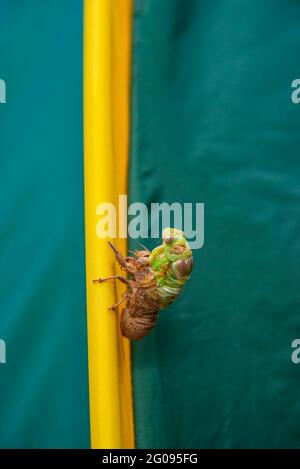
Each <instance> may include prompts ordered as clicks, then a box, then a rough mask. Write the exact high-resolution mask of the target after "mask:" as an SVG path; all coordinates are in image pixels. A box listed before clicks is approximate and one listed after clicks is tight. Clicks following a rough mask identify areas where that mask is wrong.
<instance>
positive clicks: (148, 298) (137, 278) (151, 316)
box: [94, 243, 160, 340]
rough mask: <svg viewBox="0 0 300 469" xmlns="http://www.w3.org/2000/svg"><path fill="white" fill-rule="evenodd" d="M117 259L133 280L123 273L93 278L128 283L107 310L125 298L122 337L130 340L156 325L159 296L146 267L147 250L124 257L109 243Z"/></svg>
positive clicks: (151, 274)
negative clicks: (119, 296)
mask: <svg viewBox="0 0 300 469" xmlns="http://www.w3.org/2000/svg"><path fill="white" fill-rule="evenodd" d="M109 245H110V247H111V248H112V249H113V251H114V253H115V256H116V259H117V261H118V263H119V264H120V266H121V268H122V269H123V270H126V271H127V272H128V273H129V274H130V275H131V276H132V279H131V280H128V279H127V278H125V277H123V276H122V275H113V276H111V277H107V278H99V279H97V280H94V282H95V283H102V282H106V281H107V280H113V279H117V280H119V281H121V282H123V283H125V284H126V285H127V286H128V291H127V292H126V293H124V294H123V296H122V298H121V300H120V301H119V302H118V303H117V304H115V305H114V306H112V307H111V308H110V309H113V310H116V309H117V308H118V306H119V305H120V304H121V303H123V302H124V301H127V305H126V307H125V308H123V310H122V314H121V331H122V334H123V336H125V337H127V338H128V339H131V340H137V339H142V338H143V337H145V336H146V335H148V334H149V332H150V331H151V330H152V329H153V327H154V326H155V324H156V322H157V319H158V313H159V308H160V306H159V304H160V298H159V293H158V291H157V285H156V280H155V277H154V273H153V271H152V270H151V269H150V267H149V262H148V258H149V256H150V254H151V252H150V251H148V250H147V249H145V250H141V251H136V252H135V253H134V254H135V257H125V258H124V257H123V256H122V254H121V253H120V252H119V251H118V250H117V249H116V248H115V247H114V246H113V245H112V244H111V243H109Z"/></svg>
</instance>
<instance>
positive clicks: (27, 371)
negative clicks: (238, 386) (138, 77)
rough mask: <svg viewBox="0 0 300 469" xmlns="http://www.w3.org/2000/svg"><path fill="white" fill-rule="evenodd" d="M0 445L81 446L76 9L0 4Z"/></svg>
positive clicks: (31, 1) (72, 1)
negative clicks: (1, 97) (2, 92)
mask: <svg viewBox="0 0 300 469" xmlns="http://www.w3.org/2000/svg"><path fill="white" fill-rule="evenodd" d="M0 78H1V79H4V80H5V81H6V85H7V103H6V104H1V105H0V135H1V137H0V155H1V156H0V166H1V171H0V198H1V205H0V240H1V257H0V259H1V261H0V262H1V270H0V276H1V279H0V282H1V295H0V311H1V314H0V338H1V339H4V340H5V341H6V346H7V363H6V364H5V365H3V364H2V365H0V389H1V399H0V422H1V424H0V447H2V448H12V447H21V448H60V447H67V448H73V447H74V448H75V447H89V445H90V437H89V409H88V373H87V343H86V342H87V341H86V309H85V267H84V221H83V156H82V155H83V153H82V2H81V1H80V0H64V1H60V0H50V1H47V2H41V1H40V0H28V1H26V2H24V1H19V0H13V1H12V0H1V2H0Z"/></svg>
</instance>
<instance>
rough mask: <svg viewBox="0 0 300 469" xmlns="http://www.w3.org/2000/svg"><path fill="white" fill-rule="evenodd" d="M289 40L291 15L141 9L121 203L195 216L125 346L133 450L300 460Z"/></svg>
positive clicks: (220, 8)
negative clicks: (184, 265)
mask: <svg viewBox="0 0 300 469" xmlns="http://www.w3.org/2000/svg"><path fill="white" fill-rule="evenodd" d="M299 31H300V4H299V2H298V1H296V0H294V1H293V0H290V1H288V2H284V1H282V0H264V1H263V2H260V1H258V0H257V1H246V0H244V1H241V0H202V1H199V0H184V1H182V0H135V13H134V46H133V47H134V55H133V94H132V142H131V147H132V150H131V169H130V197H131V201H143V202H145V203H147V204H149V203H150V202H162V201H166V202H172V201H180V202H191V201H193V202H204V203H205V246H204V247H203V248H202V249H201V250H198V251H195V253H194V255H195V269H194V274H193V277H192V279H191V281H190V283H189V284H188V285H187V287H186V289H185V291H184V294H183V295H182V297H181V298H180V299H178V301H177V303H176V304H174V305H173V306H172V307H170V309H169V310H167V311H164V312H163V313H162V314H161V318H160V321H159V324H158V326H157V327H156V329H155V331H153V333H152V334H151V335H150V336H149V337H148V338H146V339H144V340H143V341H141V342H139V343H137V344H135V345H134V354H133V365H134V393H135V401H134V402H135V418H136V440H137V445H138V447H157V448H161V447H171V448H172V447H173V448H180V447H183V448H188V447H201V448H249V447H256V448H261V447H268V448H270V447H300V426H299V415H300V400H299V386H300V365H298V366H297V365H294V364H292V362H291V358H290V356H291V351H292V349H291V341H292V339H294V338H297V337H299V336H300V314H299V312H300V308H299V306H300V288H299V280H300V278H299V277H300V276H299V273H300V267H299V255H300V239H299V230H300V218H299V203H300V184H299V181H300V162H299V146H300V105H299V106H297V105H295V104H292V102H291V98H290V96H291V81H292V80H293V79H294V78H299V75H300V62H299V57H300V34H299ZM143 242H144V244H146V243H148V242H146V241H143ZM154 244H155V243H153V242H151V244H150V245H151V246H153V245H154ZM135 246H136V243H134V242H132V243H131V248H133V247H135Z"/></svg>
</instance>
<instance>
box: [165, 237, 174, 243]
mask: <svg viewBox="0 0 300 469" xmlns="http://www.w3.org/2000/svg"><path fill="white" fill-rule="evenodd" d="M172 241H174V238H173V236H167V237H166V238H165V239H164V242H165V243H166V244H170V243H172Z"/></svg>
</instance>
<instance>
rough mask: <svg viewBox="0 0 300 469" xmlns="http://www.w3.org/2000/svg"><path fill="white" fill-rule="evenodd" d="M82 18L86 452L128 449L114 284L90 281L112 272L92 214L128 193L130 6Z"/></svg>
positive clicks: (125, 363) (104, 6) (124, 346)
mask: <svg viewBox="0 0 300 469" xmlns="http://www.w3.org/2000/svg"><path fill="white" fill-rule="evenodd" d="M84 16H85V19H84V134H85V138H84V142H85V143H84V146H85V148H84V155H85V156H84V169H85V171H84V172H85V176H84V178H85V226H86V282H87V319H88V354H89V387H90V421H91V446H92V448H132V447H133V445H134V438H133V416H132V400H131V377H130V348H129V343H128V341H126V340H125V339H123V338H122V337H121V335H120V332H119V318H118V317H117V314H114V313H113V312H111V311H108V308H109V307H110V306H111V305H112V304H114V303H115V302H116V294H115V285H114V283H113V282H107V283H103V284H101V285H94V284H93V283H92V279H94V278H97V277H99V276H102V277H106V276H109V275H114V274H115V272H116V265H115V261H114V257H113V255H112V252H111V251H110V249H109V247H108V245H107V242H106V240H103V239H99V238H97V236H96V225H97V222H98V221H99V220H98V218H97V215H96V208H97V205H98V204H99V203H101V202H113V203H116V202H117V196H118V194H119V193H120V192H123V191H124V192H123V193H126V181H127V160H128V134H129V129H128V122H129V98H128V96H129V90H128V88H129V67H130V65H129V58H130V31H131V25H130V23H131V4H130V2H129V0H115V1H113V2H112V1H111V0H85V12H84ZM118 31H119V33H120V34H118ZM122 41H123V43H122ZM122 49H123V51H124V53H122ZM116 73H118V74H119V76H118V75H116ZM117 80H118V81H117ZM116 174H117V175H118V176H117V177H116V176H115V175H116ZM119 175H121V176H122V177H119ZM118 247H119V248H120V249H121V250H122V251H124V252H125V250H126V243H125V240H121V241H119V242H118ZM118 293H119V294H120V293H121V292H118Z"/></svg>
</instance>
